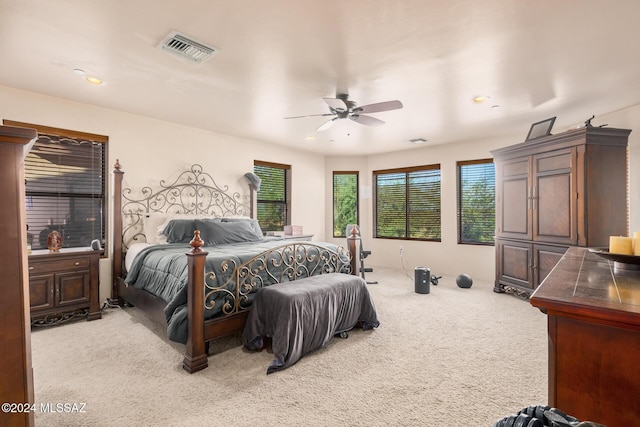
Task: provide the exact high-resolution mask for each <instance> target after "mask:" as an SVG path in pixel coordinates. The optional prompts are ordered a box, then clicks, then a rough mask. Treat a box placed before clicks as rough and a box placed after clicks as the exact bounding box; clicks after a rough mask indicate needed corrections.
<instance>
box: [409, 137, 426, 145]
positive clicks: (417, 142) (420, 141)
mask: <svg viewBox="0 0 640 427" xmlns="http://www.w3.org/2000/svg"><path fill="white" fill-rule="evenodd" d="M409 142H410V143H412V144H424V143H425V142H427V140H426V139H424V138H414V139H410V140H409Z"/></svg>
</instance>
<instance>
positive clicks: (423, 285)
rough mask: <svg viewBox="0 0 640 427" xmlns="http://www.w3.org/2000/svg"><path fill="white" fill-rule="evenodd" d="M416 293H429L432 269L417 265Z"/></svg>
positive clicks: (415, 273)
mask: <svg viewBox="0 0 640 427" xmlns="http://www.w3.org/2000/svg"><path fill="white" fill-rule="evenodd" d="M414 275H415V281H416V284H415V285H416V293H417V294H428V293H429V286H430V284H431V270H430V269H429V268H428V267H416V269H415V272H414Z"/></svg>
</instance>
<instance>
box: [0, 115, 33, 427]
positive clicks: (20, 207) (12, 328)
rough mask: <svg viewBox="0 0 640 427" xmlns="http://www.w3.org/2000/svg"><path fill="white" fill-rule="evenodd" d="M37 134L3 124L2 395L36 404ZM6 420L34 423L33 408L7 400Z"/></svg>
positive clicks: (0, 420)
mask: <svg viewBox="0 0 640 427" xmlns="http://www.w3.org/2000/svg"><path fill="white" fill-rule="evenodd" d="M36 136H37V133H36V131H35V129H25V128H19V127H11V126H0V182H2V185H1V186H0V200H2V203H0V230H1V234H0V236H2V237H1V239H0V260H1V261H0V277H2V280H1V281H0V291H1V293H2V298H0V326H1V328H2V332H1V333H0V348H1V349H2V350H1V351H0V396H2V402H3V403H9V404H11V403H13V404H17V405H24V404H27V403H30V404H32V405H33V404H34V396H33V372H32V367H31V323H30V321H29V279H28V274H27V267H28V264H27V226H26V221H25V184H24V156H25V155H26V151H27V149H28V144H29V143H30V142H31V141H32V140H34V139H35V138H36ZM7 409H8V411H6V410H7ZM20 410H21V411H20ZM0 425H2V426H27V425H33V411H25V407H24V406H10V407H5V406H4V405H3V412H1V413H0Z"/></svg>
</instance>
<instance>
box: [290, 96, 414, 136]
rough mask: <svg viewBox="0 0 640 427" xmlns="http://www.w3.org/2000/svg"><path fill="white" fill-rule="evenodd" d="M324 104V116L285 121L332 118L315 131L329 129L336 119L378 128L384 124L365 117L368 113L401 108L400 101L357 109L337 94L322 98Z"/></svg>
mask: <svg viewBox="0 0 640 427" xmlns="http://www.w3.org/2000/svg"><path fill="white" fill-rule="evenodd" d="M322 99H323V100H324V102H326V103H327V105H328V106H329V110H330V112H329V113H324V114H309V115H306V116H293V117H285V119H300V118H303V117H318V116H326V117H329V116H334V117H333V118H331V119H329V120H327V121H326V122H324V123H323V124H321V125H320V127H319V128H318V129H316V130H317V131H322V130H325V129H329V128H330V127H331V125H333V123H334V122H335V121H336V120H338V119H347V118H348V119H350V120H353V121H354V122H356V123H360V124H361V125H366V126H380V125H383V124H384V122H383V121H382V120H380V119H376V118H375V117H371V116H367V115H365V114H368V113H379V112H382V111H390V110H398V109H400V108H402V102H400V101H386V102H377V103H375V104H368V105H363V106H361V107H358V104H356V103H355V102H354V101H351V100H349V95H346V94H338V95H336V97H335V98H322Z"/></svg>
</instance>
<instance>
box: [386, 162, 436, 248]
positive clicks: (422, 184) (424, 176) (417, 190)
mask: <svg viewBox="0 0 640 427" xmlns="http://www.w3.org/2000/svg"><path fill="white" fill-rule="evenodd" d="M440 181H441V180H440V165H430V166H418V167H413V168H405V169H394V170H386V171H374V185H375V220H374V222H375V233H376V237H379V238H380V237H381V238H398V239H407V240H434V241H440V238H441V219H440V218H441V215H440V214H441V207H440V195H441V191H440V190H441V188H440V187H441V182H440Z"/></svg>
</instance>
